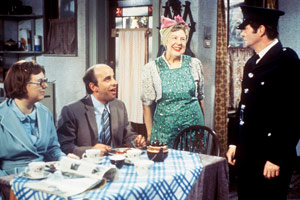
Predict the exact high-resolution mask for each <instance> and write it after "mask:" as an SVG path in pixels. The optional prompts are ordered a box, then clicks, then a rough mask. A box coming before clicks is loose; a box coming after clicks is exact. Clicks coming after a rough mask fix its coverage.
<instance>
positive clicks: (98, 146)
mask: <svg viewBox="0 0 300 200" xmlns="http://www.w3.org/2000/svg"><path fill="white" fill-rule="evenodd" d="M92 149H99V150H100V151H101V153H100V156H104V154H106V153H107V152H110V151H111V148H110V146H108V145H105V144H101V143H97V144H95V145H94V146H93V147H92Z"/></svg>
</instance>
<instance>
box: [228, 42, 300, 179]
mask: <svg viewBox="0 0 300 200" xmlns="http://www.w3.org/2000/svg"><path fill="white" fill-rule="evenodd" d="M253 59H254V58H253V57H252V58H250V59H249V60H248V62H247V63H246V65H245V69H244V74H243V82H242V94H241V101H240V106H239V110H238V118H237V120H236V122H237V123H236V126H235V128H236V129H235V130H236V131H237V134H235V135H236V137H234V138H233V140H232V141H231V143H233V144H236V145H237V150H236V158H237V165H238V166H239V165H242V166H244V167H245V166H247V168H248V169H249V168H252V166H253V165H254V166H256V168H257V166H260V169H258V170H259V171H260V172H259V173H261V172H262V170H263V167H264V164H265V163H266V161H270V162H272V163H274V164H277V165H279V166H282V165H287V166H290V165H291V163H292V161H293V159H294V158H295V157H296V144H297V142H298V140H299V130H298V129H297V128H296V127H297V124H296V120H295V115H296V114H298V113H297V111H296V110H299V109H298V108H297V103H299V97H297V96H299V95H298V94H297V91H298V90H299V89H298V86H299V78H297V76H299V68H300V64H299V59H298V56H297V54H296V53H295V52H294V51H293V50H292V49H289V48H283V47H282V45H281V43H280V42H278V43H277V44H276V45H275V46H273V47H272V48H271V49H270V50H269V51H268V52H267V53H266V54H265V55H264V56H263V57H262V59H261V60H260V61H259V62H258V63H257V64H256V65H252V64H251V62H252V61H253ZM252 170H253V168H252Z"/></svg>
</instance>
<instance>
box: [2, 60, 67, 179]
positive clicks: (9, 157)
mask: <svg viewBox="0 0 300 200" xmlns="http://www.w3.org/2000/svg"><path fill="white" fill-rule="evenodd" d="M47 87H48V85H47V79H46V78H45V70H44V68H43V67H42V66H40V65H39V64H37V63H35V62H33V61H18V62H16V63H15V64H13V65H12V66H11V67H10V68H9V70H8V73H7V75H6V78H5V81H4V89H5V93H6V97H7V98H6V100H5V101H4V102H2V103H1V104H0V176H5V175H9V174H16V173H20V172H22V171H23V170H24V168H25V167H26V166H27V165H28V163H30V162H32V161H57V160H59V159H60V158H61V157H62V156H64V155H65V154H64V153H63V152H62V151H61V150H60V145H59V143H58V140H57V134H56V129H55V126H54V122H53V118H52V114H51V112H50V111H49V109H48V108H46V107H45V106H43V105H42V104H41V103H38V101H41V100H42V99H43V98H44V95H45V90H46V88H47Z"/></svg>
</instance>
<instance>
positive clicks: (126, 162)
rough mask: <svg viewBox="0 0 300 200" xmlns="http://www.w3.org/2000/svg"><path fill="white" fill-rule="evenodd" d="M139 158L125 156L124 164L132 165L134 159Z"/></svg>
mask: <svg viewBox="0 0 300 200" xmlns="http://www.w3.org/2000/svg"><path fill="white" fill-rule="evenodd" d="M137 160H140V158H136V159H131V158H125V164H126V165H133V164H134V162H135V161H137Z"/></svg>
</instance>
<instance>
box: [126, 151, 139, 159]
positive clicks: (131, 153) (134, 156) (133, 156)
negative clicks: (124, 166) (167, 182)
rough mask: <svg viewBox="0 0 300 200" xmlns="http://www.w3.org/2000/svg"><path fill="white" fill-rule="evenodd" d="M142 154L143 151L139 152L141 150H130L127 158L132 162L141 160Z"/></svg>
mask: <svg viewBox="0 0 300 200" xmlns="http://www.w3.org/2000/svg"><path fill="white" fill-rule="evenodd" d="M141 154H142V150H139V149H130V150H128V151H127V153H126V155H127V158H128V159H130V160H137V159H139V158H140V156H141Z"/></svg>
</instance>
